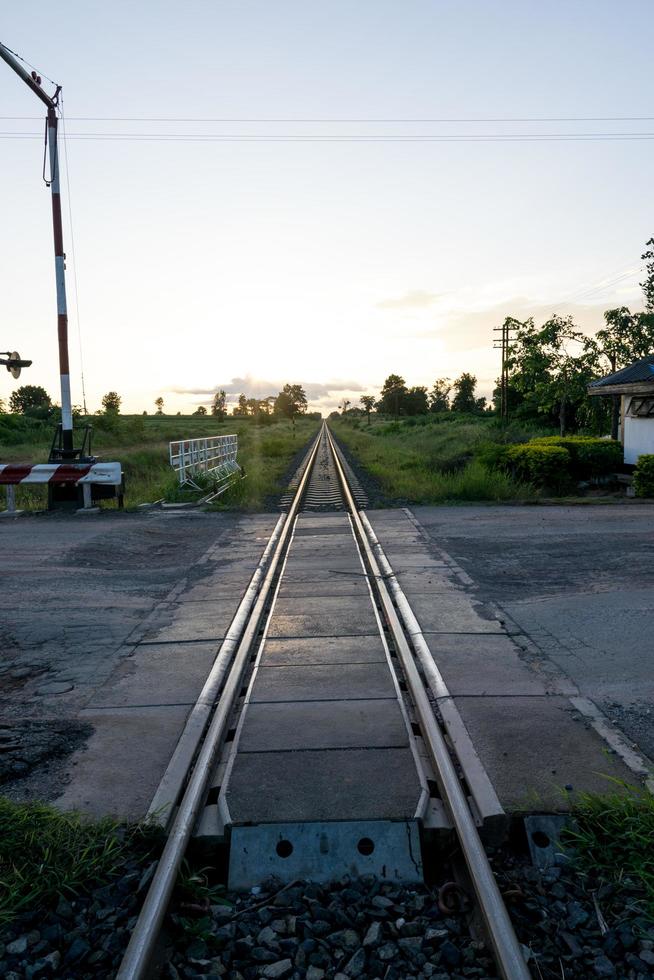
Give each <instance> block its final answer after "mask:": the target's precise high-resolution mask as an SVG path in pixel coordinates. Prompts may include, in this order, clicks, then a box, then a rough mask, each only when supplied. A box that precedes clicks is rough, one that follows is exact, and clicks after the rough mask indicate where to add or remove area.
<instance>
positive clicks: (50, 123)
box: [0, 43, 80, 462]
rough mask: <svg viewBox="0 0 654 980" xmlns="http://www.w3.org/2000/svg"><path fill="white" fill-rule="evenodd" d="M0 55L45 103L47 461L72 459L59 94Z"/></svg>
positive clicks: (5, 53)
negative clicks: (50, 237)
mask: <svg viewBox="0 0 654 980" xmlns="http://www.w3.org/2000/svg"><path fill="white" fill-rule="evenodd" d="M0 58H2V59H3V61H6V62H7V64H8V65H9V67H10V68H13V70H14V71H15V72H16V74H17V75H18V76H19V77H20V78H22V80H23V81H24V82H25V84H26V85H27V86H28V87H29V88H30V89H31V90H32V91H33V92H34V94H35V95H37V96H38V97H39V99H40V100H41V102H44V103H45V105H46V106H47V110H48V112H47V117H46V143H47V145H48V149H49V154H50V179H49V180H46V184H49V186H50V190H51V194H52V227H53V233H54V255H55V282H56V286H57V337H58V342H59V376H60V379H61V435H60V439H59V445H58V446H56V445H54V444H53V448H52V451H51V454H50V461H51V462H55V461H57V460H73V459H75V458H77V457H78V456H79V454H80V453H79V451H78V450H76V449H75V448H74V446H73V411H72V403H71V398H70V368H69V364H68V309H67V306H66V272H65V269H66V261H65V260H66V256H65V254H64V236H63V225H62V220H61V194H60V189H59V154H58V150H57V130H58V122H59V120H58V118H57V107H58V105H59V93H60V92H61V86H60V85H57V87H56V89H55V93H54V95H53V96H49V95H48V94H47V93H46V92H44V91H43V89H42V88H41V77H40V76H39V75H38V74H37V73H36V72H35V71H32V72H28V71H27V70H26V69H25V68H23V66H22V65H21V63H20V62H19V61H18V60H17V58H16V57H15V56H14V54H13V52H12V51H10V50H9V48H6V47H5V46H4V44H2V43H0Z"/></svg>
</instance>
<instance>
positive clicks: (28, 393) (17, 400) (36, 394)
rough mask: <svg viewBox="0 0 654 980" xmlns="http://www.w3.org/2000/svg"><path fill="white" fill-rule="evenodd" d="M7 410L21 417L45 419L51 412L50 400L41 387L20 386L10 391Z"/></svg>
mask: <svg viewBox="0 0 654 980" xmlns="http://www.w3.org/2000/svg"><path fill="white" fill-rule="evenodd" d="M9 409H10V411H12V412H16V413H19V414H22V415H32V416H33V417H34V418H42V419H46V418H48V416H49V415H50V414H51V412H52V399H51V398H50V395H49V394H48V393H47V391H46V390H45V388H42V387H41V385H22V386H21V387H20V388H17V389H16V391H12V393H11V395H10V397H9Z"/></svg>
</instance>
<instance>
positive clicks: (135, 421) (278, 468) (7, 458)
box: [0, 415, 319, 511]
mask: <svg viewBox="0 0 654 980" xmlns="http://www.w3.org/2000/svg"><path fill="white" fill-rule="evenodd" d="M88 421H89V422H91V423H92V425H93V452H94V453H96V454H98V455H99V456H100V457H101V458H102V459H103V460H107V461H108V460H112V459H117V460H119V461H120V462H121V463H122V464H123V470H124V472H125V480H126V492H125V506H126V507H128V508H131V507H136V506H137V505H138V504H140V503H145V502H147V501H150V502H151V501H154V500H159V499H161V498H162V497H163V498H166V496H167V495H168V494H169V493H171V492H172V491H173V490H174V488H175V487H176V478H175V477H174V475H173V472H172V470H171V468H170V464H169V462H168V443H169V442H170V441H171V440H174V439H195V438H200V437H202V436H215V435H227V434H231V433H236V434H237V435H238V446H239V450H238V461H239V463H240V464H241V465H242V466H243V467H244V468H245V471H246V473H247V477H246V479H245V480H241V481H239V482H238V483H237V484H235V485H234V486H233V487H232V488H231V489H229V490H228V491H227V492H226V493H225V494H224V495H223V496H221V497H220V498H219V501H218V503H217V506H218V507H219V509H221V510H248V511H254V510H262V509H264V510H265V509H271V510H274V509H275V506H276V499H277V498H278V496H279V494H281V493H282V492H283V490H284V489H285V483H284V475H285V473H286V470H287V469H288V467H289V465H290V463H291V461H292V460H293V458H294V456H295V455H296V454H297V453H300V452H301V450H302V447H303V446H305V445H306V443H307V441H308V440H309V439H310V438H311V437H312V436H313V435H314V434H315V432H316V431H317V429H318V421H319V420H318V419H315V418H310V419H309V418H306V417H304V416H301V417H300V418H298V419H296V420H295V430H294V428H293V425H292V423H291V422H290V421H287V420H286V419H279V418H273V417H270V419H267V420H266V424H265V426H262V425H260V424H257V422H258V420H256V419H252V418H245V419H238V418H237V419H234V418H230V419H227V420H224V421H220V420H219V419H217V418H216V417H214V416H209V415H207V416H197V415H188V416H179V417H178V416H166V415H162V416H158V415H150V416H148V415H145V416H144V415H136V416H134V415H132V416H130V415H118V416H109V415H94V416H91V417H90V418H89V419H88ZM52 434H53V430H52V424H45V423H42V422H36V421H34V420H33V419H31V418H26V417H23V416H15V415H2V416H0V443H1V444H2V461H3V462H26V461H32V462H43V461H45V460H46V459H47V453H48V450H49V448H50V443H51V442H52ZM45 493H46V490H45V489H44V488H43V487H41V486H37V485H32V486H29V485H24V486H22V487H21V486H19V487H17V502H18V506H19V507H22V508H23V509H34V508H39V509H41V508H43V507H44V506H45ZM182 499H186V500H187V499H190V498H189V497H188V496H185V497H183V498H182ZM103 506H107V507H113V506H115V505H114V504H112V503H108V504H106V505H103Z"/></svg>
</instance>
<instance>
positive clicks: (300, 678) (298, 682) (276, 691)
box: [252, 660, 395, 702]
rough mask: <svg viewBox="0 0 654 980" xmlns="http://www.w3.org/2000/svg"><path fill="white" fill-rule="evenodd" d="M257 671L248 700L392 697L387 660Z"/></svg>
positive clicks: (392, 690) (263, 668)
mask: <svg viewBox="0 0 654 980" xmlns="http://www.w3.org/2000/svg"><path fill="white" fill-rule="evenodd" d="M263 664H264V665H263V666H261V667H259V669H258V670H257V674H256V677H255V679H254V685H253V688H252V701H253V702H254V701H343V700H352V699H354V698H360V699H366V698H392V697H394V696H395V687H394V686H393V682H392V680H391V672H390V670H389V667H388V664H387V663H385V662H384V663H360V664H314V665H311V666H302V667H267V666H265V660H264V661H263Z"/></svg>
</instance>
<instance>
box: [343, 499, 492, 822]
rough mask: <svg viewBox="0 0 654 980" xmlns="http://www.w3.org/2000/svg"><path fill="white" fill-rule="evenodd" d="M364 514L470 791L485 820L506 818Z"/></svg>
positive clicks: (363, 518)
mask: <svg viewBox="0 0 654 980" xmlns="http://www.w3.org/2000/svg"><path fill="white" fill-rule="evenodd" d="M360 516H361V522H362V524H363V526H364V528H365V530H366V534H367V536H368V540H369V541H370V544H371V547H372V550H373V552H374V554H375V557H376V559H377V561H378V563H379V566H380V569H381V573H382V575H383V577H384V581H385V583H386V585H387V586H388V588H389V590H390V592H391V593H392V596H393V600H394V602H395V605H396V607H397V610H398V612H399V614H400V618H401V620H402V622H403V623H404V628H405V630H406V632H407V633H408V634H409V636H410V637H411V644H412V646H413V649H414V650H415V653H416V656H417V657H418V660H419V661H420V666H421V668H422V672H423V674H424V676H425V679H426V681H427V684H428V686H429V687H430V688H431V690H432V693H433V695H434V697H435V698H436V701H437V703H438V708H439V711H440V713H441V717H442V719H443V724H444V726H445V729H446V731H447V734H448V737H449V739H450V741H451V743H452V744H453V745H454V747H455V750H456V753H457V756H458V757H459V759H460V760H461V763H462V768H463V770H464V772H465V773H466V777H467V781H468V787H469V790H470V795H471V796H472V798H473V800H474V803H475V806H476V808H477V812H478V814H479V816H480V817H481V819H482V820H488V819H491V820H492V819H493V818H495V819H496V820H501V821H502V822H504V819H505V817H506V814H505V812H504V809H503V807H502V804H501V803H500V801H499V799H498V796H497V793H496V792H495V788H494V786H493V784H492V783H491V781H490V778H489V776H488V773H487V772H486V769H485V767H484V765H483V764H482V762H481V760H480V758H479V756H478V755H477V752H476V750H475V747H474V745H473V744H472V739H471V738H470V735H469V734H468V730H467V728H466V727H465V724H464V722H463V719H462V718H461V715H460V714H459V711H458V708H457V707H456V705H455V704H454V700H453V698H452V695H451V694H450V691H449V689H448V687H447V684H446V683H445V680H444V679H443V675H442V674H441V672H440V670H439V669H438V667H437V665H436V663H435V661H434V658H433V656H432V653H431V650H430V649H429V645H428V644H427V641H426V640H425V636H424V633H423V632H422V629H421V627H420V624H419V622H418V620H417V619H416V616H415V613H414V612H413V609H412V608H411V606H410V604H409V601H408V599H407V597H406V596H405V594H404V592H403V591H402V587H401V585H400V583H399V582H398V580H397V578H396V576H395V574H394V572H393V569H392V567H391V565H390V562H389V561H388V558H387V557H386V555H385V553H384V550H383V548H382V546H381V544H380V543H379V541H378V539H377V535H376V534H375V532H374V530H373V528H372V525H371V524H370V521H369V520H368V517H367V515H366V514H365V513H364V512H363V511H361V515H360Z"/></svg>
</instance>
